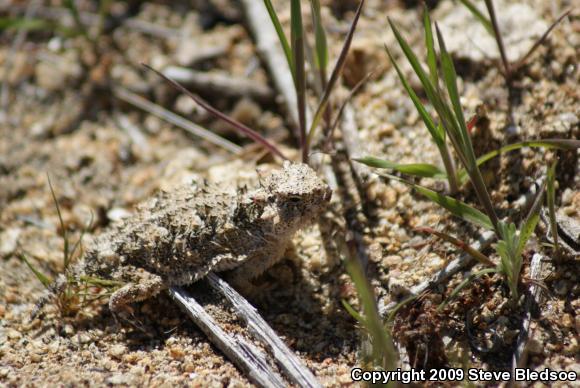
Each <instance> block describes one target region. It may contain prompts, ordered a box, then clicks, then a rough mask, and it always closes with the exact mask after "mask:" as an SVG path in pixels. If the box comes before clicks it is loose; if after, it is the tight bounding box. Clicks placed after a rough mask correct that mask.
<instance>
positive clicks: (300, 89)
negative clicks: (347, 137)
mask: <svg viewBox="0 0 580 388" xmlns="http://www.w3.org/2000/svg"><path fill="white" fill-rule="evenodd" d="M290 14H291V16H290V47H291V49H292V57H293V58H294V75H295V78H294V84H295V87H296V106H297V108H298V126H299V134H300V149H301V150H302V162H304V163H307V162H308V146H307V144H306V70H305V63H306V58H305V56H304V25H303V23H302V7H301V6H300V0H291V2H290Z"/></svg>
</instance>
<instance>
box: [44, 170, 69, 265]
mask: <svg viewBox="0 0 580 388" xmlns="http://www.w3.org/2000/svg"><path fill="white" fill-rule="evenodd" d="M46 178H47V179H48V187H49V188H50V194H51V195H52V200H53V202H54V206H55V207H56V213H57V214H58V221H59V222H60V229H61V230H62V239H63V242H64V248H63V265H64V268H68V266H69V264H70V255H69V253H70V252H69V241H68V233H67V231H66V227H65V225H64V221H63V219H62V213H61V212H60V205H59V204H58V200H57V199H56V194H55V193H54V188H53V187H52V182H51V181H50V175H48V173H47V174H46Z"/></svg>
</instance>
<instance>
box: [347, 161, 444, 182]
mask: <svg viewBox="0 0 580 388" xmlns="http://www.w3.org/2000/svg"><path fill="white" fill-rule="evenodd" d="M353 160H354V161H356V162H359V163H363V164H366V165H367V166H370V167H375V168H387V169H391V170H395V171H398V172H400V173H403V174H408V175H413V176H418V177H422V178H435V179H447V174H445V172H443V171H441V170H440V169H439V168H438V167H437V166H434V165H432V164H428V163H409V164H398V163H393V162H389V161H387V160H382V159H378V158H375V157H372V156H367V157H364V158H360V159H353Z"/></svg>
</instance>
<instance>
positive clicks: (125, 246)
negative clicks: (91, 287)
mask: <svg viewBox="0 0 580 388" xmlns="http://www.w3.org/2000/svg"><path fill="white" fill-rule="evenodd" d="M330 197H331V190H330V188H329V187H328V185H326V183H324V182H323V181H322V180H321V179H320V178H319V177H318V176H317V175H316V173H315V172H314V171H313V170H312V169H311V168H310V167H308V166H307V165H305V164H295V163H289V162H286V163H285V164H284V166H283V168H282V169H280V170H277V171H274V172H273V173H271V175H269V176H268V177H266V178H265V179H264V180H263V181H262V182H261V183H260V185H259V187H257V188H254V189H253V190H248V189H238V191H237V192H236V193H231V192H230V193H227V192H224V191H223V190H220V188H219V187H216V186H212V185H201V186H200V187H197V188H192V186H189V187H180V188H178V189H175V190H172V191H168V192H161V193H159V194H158V195H156V196H155V197H153V198H152V199H150V200H148V201H146V202H145V203H143V204H141V205H140V206H138V207H137V211H136V213H135V215H134V216H133V217H131V218H129V219H127V220H125V221H124V222H122V223H121V224H120V225H118V226H116V227H113V228H112V229H111V230H109V231H107V232H105V233H104V234H102V235H100V236H98V237H97V238H96V239H95V240H94V241H93V242H92V244H90V246H89V247H88V249H87V251H86V254H85V255H84V259H83V260H82V261H81V262H80V263H79V266H78V268H77V270H75V272H76V273H78V274H79V275H80V274H85V275H90V276H95V277H99V278H102V279H111V280H117V281H121V282H123V283H124V284H125V285H124V286H122V287H121V288H119V289H118V290H116V291H115V292H114V293H113V294H112V295H111V297H110V299H109V308H110V310H111V311H112V312H113V313H121V312H123V311H127V310H129V311H130V307H129V304H131V303H133V302H139V301H143V300H145V299H148V298H150V297H152V296H154V295H156V294H157V293H159V292H160V291H162V290H164V289H166V288H168V287H171V286H182V285H188V284H191V283H193V282H196V281H197V280H199V279H201V278H203V277H204V276H206V275H207V274H208V273H209V272H210V271H215V272H222V271H228V273H227V274H226V278H227V279H228V280H229V281H231V282H232V283H233V284H234V286H237V287H241V288H248V287H249V286H250V283H249V282H250V280H251V279H253V278H255V277H256V276H258V275H260V274H262V273H263V272H264V271H265V270H266V269H268V268H269V267H271V266H272V265H273V264H275V263H276V262H277V261H279V260H280V258H281V257H282V255H283V254H284V251H285V249H286V248H287V245H288V243H289V242H290V239H291V238H292V236H293V235H294V233H295V232H296V231H297V230H299V229H300V228H302V227H304V226H306V225H307V224H309V223H311V222H312V221H313V220H314V219H315V218H316V217H317V216H318V215H320V213H321V212H322V211H323V209H324V208H325V206H326V205H327V203H328V202H329V200H330Z"/></svg>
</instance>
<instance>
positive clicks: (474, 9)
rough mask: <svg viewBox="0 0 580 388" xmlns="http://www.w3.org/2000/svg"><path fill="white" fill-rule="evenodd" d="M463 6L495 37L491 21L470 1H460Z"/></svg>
mask: <svg viewBox="0 0 580 388" xmlns="http://www.w3.org/2000/svg"><path fill="white" fill-rule="evenodd" d="M459 2H460V3H461V4H463V5H464V6H465V8H467V9H468V10H469V12H471V14H472V15H473V16H474V17H475V18H476V19H477V20H478V21H479V22H480V23H481V24H482V25H483V27H484V28H485V29H486V31H487V32H489V34H490V35H491V36H495V35H494V33H493V26H492V25H491V21H490V20H489V19H488V18H486V17H485V15H484V14H482V13H481V12H480V11H479V9H477V7H476V6H475V5H474V4H473V3H472V2H471V1H469V0H459Z"/></svg>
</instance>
